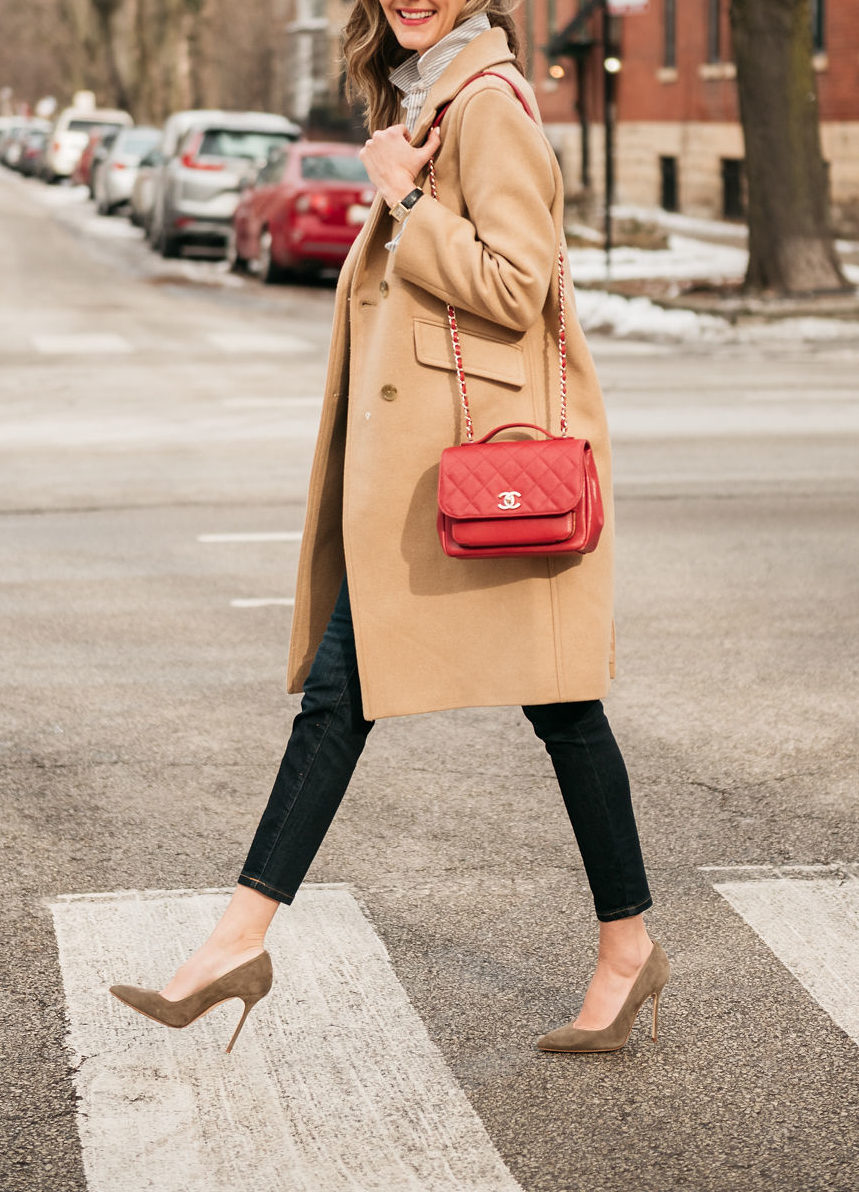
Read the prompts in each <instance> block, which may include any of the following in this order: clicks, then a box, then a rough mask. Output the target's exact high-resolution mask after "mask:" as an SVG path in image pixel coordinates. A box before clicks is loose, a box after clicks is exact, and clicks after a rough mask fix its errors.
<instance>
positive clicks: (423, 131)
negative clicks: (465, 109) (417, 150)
mask: <svg viewBox="0 0 859 1192" xmlns="http://www.w3.org/2000/svg"><path fill="white" fill-rule="evenodd" d="M514 60H515V59H514V56H513V54H512V53H511V51H510V47H509V46H508V44H507V34H506V33H505V32H504V30H503V29H500V28H493V29H487V31H486V32H485V33H481V34H480V35H479V36H478V37H475V38H474V40H473V41H470V42H469V43H468V45H467V46H465V47H464V48H463V49H462V50H460V52H459V53H458V54H457V55H456V57H455V58H454V60H453V62H451V64H450V66H448V67H447V69H446V70H445V72H444V74H443V75H442V76H441V78H440V79H438V81H437V82H436V83H434V84H433V86H432V88H431V89H430V93H429V95H428V96H427V99H426V103H425V104H424V106H423V107H422V108H421V113H420V115H419V116H418V120H417V124H416V125H415V130H414V132H413V133H412V144H413V145H422V144H423V142H424V139H425V137H426V135H427V133H428V132H429V130H430V126H431V124H432V122H433V119H434V118H435V114H436V112H437V111H438V109H439V108H440V107H441V106H442V104H445V103H447V102H448V100H451V99H453V97H454V95H456V93H457V91H458V90H459V89H460V87H461V86H462V84H463V83H465V82H466V81H467V80H468V79H470V78H471V76H472V75H476V74H479V73H480V72H481V71H482V70H488V69H489V68H490V67H491V66H501V65H502V64H504V63H506V62H513V61H514Z"/></svg>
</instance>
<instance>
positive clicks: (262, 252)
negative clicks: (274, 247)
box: [257, 228, 283, 286]
mask: <svg viewBox="0 0 859 1192" xmlns="http://www.w3.org/2000/svg"><path fill="white" fill-rule="evenodd" d="M257 272H258V274H259V278H260V281H261V282H263V284H264V285H267V286H270V285H272V283H273V282H278V281H280V280H281V278H282V277H283V269H282V268H281V267H280V265H278V264H277V262H276V261H275V260H274V259H273V257H272V253H271V232H270V231H269V230H268V228H263V230H262V231H261V232H260V236H259V256H258V257H257Z"/></svg>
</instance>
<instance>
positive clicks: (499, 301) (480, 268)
mask: <svg viewBox="0 0 859 1192" xmlns="http://www.w3.org/2000/svg"><path fill="white" fill-rule="evenodd" d="M452 131H453V130H452ZM448 135H450V133H449V134H448ZM458 149H459V175H460V179H459V180H460V186H461V189H462V196H463V200H464V203H465V209H466V215H465V216H462V215H458V214H456V212H454V211H451V210H450V208H448V207H446V206H445V205H444V202H443V198H444V196H443V195H442V197H441V199H440V200H439V201H438V202H436V201H435V200H433V199H432V198H431V197H429V196H427V197H426V198H425V199H423V200H422V201H421V202H419V203H417V204H416V205H415V207H413V208H412V210H411V212H410V213H409V218H408V221H407V223H406V226H405V228H404V229H403V234H402V237H401V239H400V241H399V243H398V245H397V251H396V253H395V254H394V266H393V267H394V272H395V273H396V274H398V275H399V276H400V277H402V278H404V279H405V280H406V281H410V282H412V283H414V284H415V285H418V286H421V287H422V289H425V290H428V291H429V292H430V293H431V294H434V295H435V296H436V297H437V298H441V299H442V300H443V301H444V302H450V303H451V304H452V305H453V306H455V307H458V308H461V309H462V310H467V311H470V312H471V313H472V314H476V315H479V316H481V317H482V318H485V319H489V320H491V321H492V322H493V323H499V324H500V325H501V326H503V327H509V328H511V329H512V330H514V331H526V330H527V329H528V328H529V327H530V326H532V325H533V324H534V323H535V322H536V320H537V319H538V318H539V316H540V312H541V311H542V309H543V306H544V304H545V302H546V295H547V294H548V290H549V284H550V281H551V277H552V272H553V265H554V260H555V254H556V251H557V249H556V244H555V239H556V232H555V227H554V222H553V219H552V211H551V205H552V201H553V198H554V194H555V185H556V182H555V174H554V171H553V169H552V161H551V158H550V154H551V149H550V147H549V144H548V142H547V141H546V139H545V136H544V135H543V133H542V130H541V129H540V128H539V127H538V126H537V125H536V124H535V123H534V121H533V120H532V119H531V117H530V116H528V115H527V113H526V112H525V111H524V110H523V108H522V106H521V104H520V103H519V101H518V99H516V97H515V96H514V95H512V94H510V92H509V90H508V89H506V88H505V89H504V90H501V88H500V87H495V86H489V87H486V88H484V89H483V90H481V91H478V92H477V93H476V94H475V95H474V96H473V97H471V98H469V99H468V101H467V102H466V103H465V104H464V105H463V110H462V114H461V117H460V122H459V139H458ZM439 189H440V190H441V186H440V188H439Z"/></svg>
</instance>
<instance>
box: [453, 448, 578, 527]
mask: <svg viewBox="0 0 859 1192" xmlns="http://www.w3.org/2000/svg"><path fill="white" fill-rule="evenodd" d="M586 446H587V444H586V442H585V440H584V439H517V440H507V441H504V442H500V443H463V444H462V446H460V447H448V448H446V449H445V450H444V451H443V452H442V453H441V464H440V467H439V476H438V503H439V508H440V509H441V511H442V513H444V514H446V515H447V516H448V517H455V518H461V517H472V518H473V517H479V518H484V517H505V516H509V517H546V516H553V515H555V514H559V513H567V512H569V511H570V510H572V509H575V508H576V506H577V505H578V504H579V502H580V501H581V499H582V496H583V493H584V487H585V463H584V453H585V448H586Z"/></svg>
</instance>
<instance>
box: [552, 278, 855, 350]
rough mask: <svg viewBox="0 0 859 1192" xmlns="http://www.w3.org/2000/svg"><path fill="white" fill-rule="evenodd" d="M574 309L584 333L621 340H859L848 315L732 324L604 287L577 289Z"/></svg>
mask: <svg viewBox="0 0 859 1192" xmlns="http://www.w3.org/2000/svg"><path fill="white" fill-rule="evenodd" d="M576 309H577V311H578V315H579V321H580V323H581V325H582V328H583V330H584V331H585V332H587V333H590V334H594V335H609V336H612V337H615V338H618V339H641V340H656V341H662V342H667V343H769V342H773V341H774V342H781V343H815V342H820V341H829V342H837V341H845V340H849V341H853V342H855V341H856V340H857V329H856V326H855V324H854V323H852V322H850V321H849V320H846V319H820V318H794V319H779V320H776V321H774V322H771V323H763V322H762V323H744V324H741V325H740V326H734V325H732V324H731V323H729V322H728V320H727V319H723V318H721V317H719V316H718V315H709V314H699V313H698V312H696V311H693V310H675V309H666V308H665V307H662V306H658V305H657V304H656V303H655V302H651V301H650V299H649V298H624V297H623V296H622V295H620V294H609V293H607V292H606V291H605V290H577V291H576Z"/></svg>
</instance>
